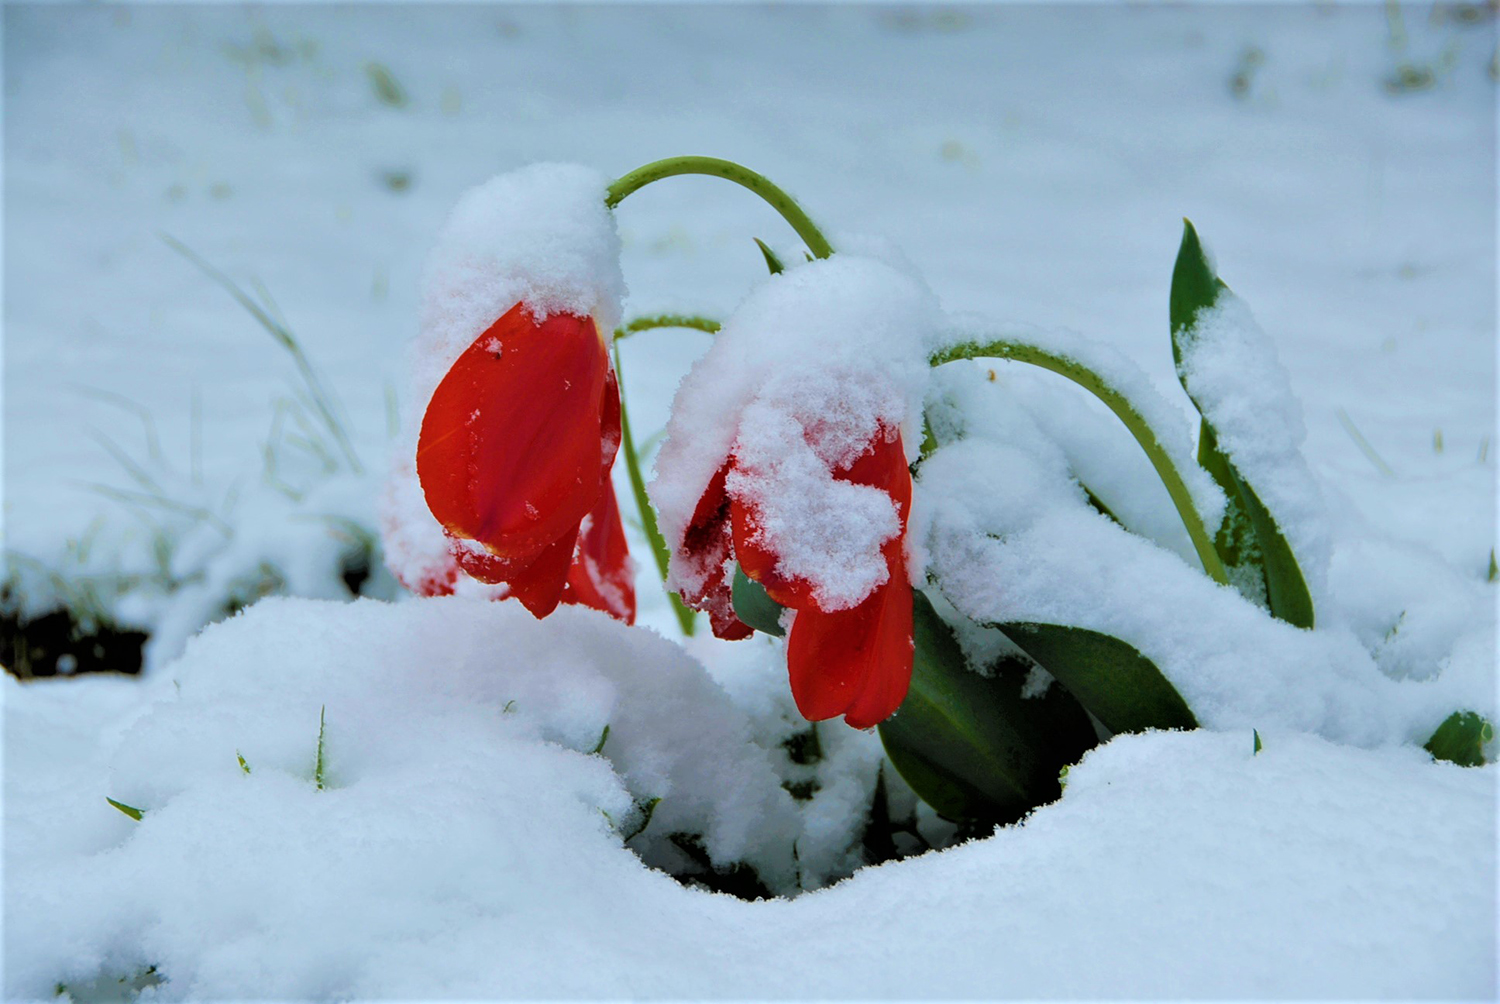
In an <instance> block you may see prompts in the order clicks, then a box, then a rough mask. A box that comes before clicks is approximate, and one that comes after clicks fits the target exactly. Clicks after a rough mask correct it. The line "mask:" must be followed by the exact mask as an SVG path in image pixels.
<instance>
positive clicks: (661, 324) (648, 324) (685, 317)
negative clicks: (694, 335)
mask: <svg viewBox="0 0 1500 1004" xmlns="http://www.w3.org/2000/svg"><path fill="white" fill-rule="evenodd" d="M652 328H691V329H693V330H694V331H703V332H706V333H708V334H710V335H713V334H717V333H718V331H719V322H718V321H716V320H714V319H713V318H712V317H699V316H698V315H697V314H654V315H652V316H650V317H637V318H636V319H635V320H633V321H628V322H626V323H625V324H624V325H623V326H621V327H618V328H616V329H615V341H617V342H618V341H620V340H621V339H624V338H629V337H630V336H631V335H633V334H635V333H636V332H637V331H650V330H651V329H652Z"/></svg>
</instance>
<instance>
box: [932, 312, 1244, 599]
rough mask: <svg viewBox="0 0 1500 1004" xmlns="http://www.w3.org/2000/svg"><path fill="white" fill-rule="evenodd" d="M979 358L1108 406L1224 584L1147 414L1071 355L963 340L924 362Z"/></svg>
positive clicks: (1215, 555) (1210, 544)
mask: <svg viewBox="0 0 1500 1004" xmlns="http://www.w3.org/2000/svg"><path fill="white" fill-rule="evenodd" d="M980 357H993V358H996V359H1014V360H1015V361H1016V362H1022V363H1030V364H1031V365H1033V366H1040V367H1041V368H1042V369H1045V370H1051V371H1052V372H1053V373H1056V374H1058V375H1059V376H1065V377H1067V378H1068V379H1069V380H1072V381H1073V382H1074V383H1076V384H1078V386H1080V387H1082V388H1083V389H1084V390H1086V391H1088V392H1089V393H1090V394H1093V395H1094V396H1095V397H1097V398H1098V399H1099V400H1101V401H1103V402H1104V403H1105V404H1106V405H1107V406H1108V407H1109V410H1110V411H1112V412H1114V413H1115V415H1116V416H1118V417H1119V419H1120V421H1121V422H1124V423H1125V428H1127V429H1129V430H1130V434H1131V435H1132V436H1134V437H1135V441H1136V442H1137V443H1139V444H1140V445H1141V449H1142V450H1144V451H1145V452H1146V457H1147V458H1148V459H1149V460H1150V461H1151V466H1152V467H1154V468H1156V474H1157V476H1158V477H1160V478H1161V480H1162V484H1164V485H1165V486H1166V488H1167V494H1168V495H1170V496H1171V497H1172V504H1173V505H1175V506H1176V507H1177V514H1178V515H1179V516H1180V517H1182V524H1183V526H1185V527H1187V532H1188V536H1189V537H1190V538H1192V541H1193V550H1195V551H1197V552H1198V560H1199V561H1201V562H1202V563H1203V570H1204V571H1205V572H1207V573H1208V575H1209V577H1210V578H1212V579H1213V580H1214V581H1215V582H1218V583H1221V584H1224V585H1228V584H1229V575H1228V573H1227V572H1225V571H1224V563H1223V562H1222V561H1220V560H1219V552H1218V551H1216V550H1214V539H1213V535H1212V534H1211V533H1209V531H1208V528H1207V527H1205V526H1204V525H1203V519H1202V517H1200V516H1199V515H1198V510H1197V509H1196V508H1195V507H1194V506H1193V498H1192V495H1191V494H1189V492H1188V489H1187V484H1186V483H1185V482H1184V481H1183V480H1182V475H1181V474H1180V473H1178V471H1177V467H1176V465H1175V464H1173V463H1172V458H1171V457H1170V456H1168V455H1167V451H1166V450H1165V449H1163V448H1162V445H1161V443H1160V441H1158V440H1157V438H1156V433H1155V432H1153V431H1152V430H1151V426H1150V425H1148V424H1147V423H1146V419H1145V418H1144V417H1142V415H1141V413H1140V412H1139V411H1136V409H1135V406H1134V405H1132V404H1131V403H1130V401H1129V400H1128V399H1127V398H1126V397H1125V395H1124V394H1122V393H1120V392H1119V391H1118V390H1116V389H1115V388H1114V387H1111V386H1110V385H1109V383H1108V382H1107V381H1106V380H1105V379H1104V378H1103V377H1101V376H1099V374H1097V373H1095V372H1094V371H1093V370H1091V369H1089V368H1088V367H1087V366H1084V365H1082V364H1081V363H1079V362H1077V361H1075V360H1073V359H1069V358H1068V357H1066V356H1061V355H1058V354H1056V353H1053V352H1048V351H1047V350H1046V349H1042V348H1038V347H1037V346H1035V345H1028V344H1026V343H1024V342H1016V341H1011V340H1009V339H1003V338H1002V339H997V340H996V341H993V342H964V343H963V344H960V345H954V346H951V347H949V348H946V349H944V350H942V351H941V352H938V353H936V354H934V355H932V356H931V357H930V358H929V359H928V362H929V363H930V364H931V365H933V366H941V365H943V364H944V363H949V362H953V361H955V360H958V359H977V358H980Z"/></svg>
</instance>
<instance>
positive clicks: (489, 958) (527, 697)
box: [6, 598, 1496, 1000]
mask: <svg viewBox="0 0 1500 1004" xmlns="http://www.w3.org/2000/svg"><path fill="white" fill-rule="evenodd" d="M772 651H773V650H772V649H770V647H769V646H766V647H764V648H763V649H762V652H763V654H764V655H765V656H766V658H765V659H764V660H763V662H762V664H761V665H760V666H758V667H757V669H758V671H760V672H767V673H768V672H770V669H771V667H770V665H769V663H770V662H772V661H774V656H772V655H771V653H772ZM439 656H441V657H439ZM69 689H76V690H79V691H81V692H82V693H84V694H86V695H88V696H87V698H86V699H84V700H82V701H81V702H80V701H76V700H73V699H72V698H71V695H70V694H68V693H66V691H67V690H69ZM120 690H121V685H120V684H119V683H117V682H116V681H113V680H109V679H102V680H101V679H96V680H87V681H78V682H72V681H67V682H56V683H45V684H41V685H33V686H25V687H23V686H20V685H18V684H16V683H14V682H8V683H7V684H6V714H7V721H6V731H7V734H8V737H9V741H10V743H11V745H10V748H9V750H8V757H7V759H8V769H9V771H10V775H9V777H10V781H9V782H8V790H7V793H6V813H7V816H6V835H7V840H6V866H7V878H6V889H7V893H6V895H7V917H8V918H10V922H9V923H8V924H7V931H6V937H7V955H6V993H7V996H8V997H9V998H12V999H14V998H18V997H26V998H29V997H44V996H48V995H50V994H51V992H52V989H53V987H54V985H55V984H56V983H57V982H59V981H61V982H63V983H65V984H69V985H84V984H88V983H89V981H91V980H92V979H93V978H94V977H95V976H96V975H97V974H99V973H101V972H103V973H112V974H119V975H122V976H133V975H135V974H137V973H139V972H140V971H141V970H143V969H145V968H146V967H147V966H148V965H155V966H156V967H157V971H158V973H160V974H163V975H165V976H166V977H167V982H165V983H163V984H161V985H160V986H158V987H157V988H156V989H155V990H153V991H152V994H153V995H154V997H155V998H156V999H163V1000H210V999H229V998H241V999H242V998H250V997H253V998H260V999H266V998H271V999H302V998H336V999H349V998H355V999H359V998H374V997H395V998H408V999H413V998H420V999H436V998H445V997H467V998H493V997H522V998H525V997H555V996H558V995H566V996H582V997H596V998H597V997H611V998H613V997H621V996H625V997H685V998H702V997H719V996H731V997H755V998H764V997H775V998H782V997H792V998H807V997H847V996H853V997H924V998H935V997H950V996H951V997H969V998H984V997H994V996H997V995H999V996H1019V997H1043V996H1077V997H1115V996H1123V997H1154V998H1161V997H1176V996H1219V995H1222V994H1225V993H1231V994H1233V995H1235V996H1240V997H1251V998H1264V997H1281V996H1298V997H1316V996H1337V997H1376V996H1382V997H1383V996H1393V997H1405V998H1412V997H1429V996H1434V997H1449V998H1453V997H1480V996H1484V995H1486V994H1488V993H1490V992H1491V991H1492V990H1493V987H1494V978H1495V972H1494V957H1493V954H1492V952H1493V938H1492V933H1493V928H1492V926H1491V925H1492V923H1493V916H1494V909H1495V882H1496V875H1495V869H1494V860H1493V857H1484V856H1476V854H1475V848H1485V847H1488V848H1491V849H1493V846H1494V842H1495V819H1494V813H1493V808H1494V801H1493V800H1494V782H1495V772H1494V768H1484V769H1480V770H1474V769H1467V770H1466V769H1462V768H1458V767H1455V766H1453V765H1449V764H1434V763H1432V762H1431V761H1430V760H1429V758H1428V757H1427V756H1426V755H1425V754H1424V753H1422V752H1421V751H1420V750H1416V749H1413V748H1410V747H1404V748H1391V749H1385V750H1382V751H1368V750H1361V749H1357V748H1352V747H1347V746H1336V745H1332V744H1330V743H1328V742H1327V741H1325V740H1322V739H1319V738H1317V737H1314V736H1309V735H1306V734H1304V733H1300V732H1294V731H1289V730H1285V729H1281V728H1276V727H1268V728H1262V729H1261V730H1260V733H1261V739H1262V743H1263V747H1264V748H1263V750H1262V751H1261V753H1259V754H1255V753H1254V752H1253V738H1252V735H1251V731H1250V729H1249V728H1237V729H1227V730H1224V731H1207V730H1204V731H1199V732H1195V733H1190V734H1183V733H1152V734H1147V735H1141V736H1129V737H1122V738H1120V739H1117V740H1115V741H1114V742H1112V743H1110V744H1109V745H1107V746H1104V747H1102V748H1100V749H1098V750H1096V751H1094V752H1093V753H1091V754H1090V755H1089V756H1088V757H1086V758H1085V760H1084V762H1083V763H1082V765H1080V766H1078V767H1075V768H1074V769H1073V770H1071V771H1070V772H1069V774H1068V781H1067V788H1066V791H1065V793H1064V796H1063V798H1062V800H1061V801H1059V802H1057V803H1055V804H1053V805H1050V806H1047V807H1044V808H1042V809H1040V810H1039V811H1037V812H1036V813H1035V814H1034V815H1033V816H1031V817H1030V818H1029V819H1028V820H1026V821H1025V822H1024V823H1022V824H1020V825H1018V826H1015V827H1011V828H1008V829H1005V830H1002V831H1000V832H999V833H997V834H996V835H995V836H993V837H991V838H989V839H987V840H981V841H975V842H971V843H967V844H963V845H961V846H958V847H954V848H952V849H950V850H947V851H943V852H939V853H936V854H932V855H929V856H926V857H922V858H918V859H913V860H907V861H903V862H899V863H895V864H890V865H886V866H882V867H879V868H872V869H866V870H863V871H860V872H859V873H857V874H856V875H854V877H853V878H851V879H849V880H848V881H846V882H844V883H842V884H840V885H838V886H836V887H834V888H832V889H827V890H824V891H822V892H818V893H812V894H808V895H805V896H801V897H799V898H797V899H794V900H791V901H786V900H775V901H769V902H764V901H763V902H758V903H748V902H744V901H741V900H736V899H733V898H730V897H727V896H723V895H719V894H711V893H706V892H702V891H695V890H691V889H686V888H684V887H682V886H680V885H678V884H677V883H676V882H674V881H672V880H671V879H670V878H668V877H667V876H666V875H664V874H662V873H660V872H657V871H653V870H650V869H648V868H647V867H645V865H644V864H643V863H642V861H641V860H640V858H638V857H637V856H636V854H635V853H633V850H635V851H639V852H640V853H641V854H642V855H643V856H645V857H647V859H648V860H649V859H650V857H651V855H652V854H653V847H654V846H655V844H661V843H665V842H666V841H664V840H663V839H662V838H663V836H664V835H665V834H668V833H671V832H672V831H673V830H675V829H679V828H688V829H698V828H706V830H703V829H700V832H705V831H706V832H707V834H708V841H707V843H708V846H709V848H710V849H711V850H712V851H713V852H715V853H716V854H718V855H721V856H724V857H726V858H728V859H733V858H734V857H736V856H737V855H741V854H748V855H751V856H754V857H758V858H759V859H760V861H761V864H762V867H763V868H765V869H766V872H767V873H768V874H772V875H774V874H776V873H777V871H778V870H780V871H781V872H782V874H783V877H785V871H786V869H788V868H790V867H792V866H793V862H792V860H791V847H790V842H791V841H792V840H793V839H796V838H797V837H798V836H799V834H801V835H810V834H813V832H814V830H815V828H816V827H817V826H818V825H819V824H820V823H822V822H824V818H823V817H822V816H821V815H820V814H819V813H818V812H817V811H816V809H808V810H804V811H803V812H802V813H801V814H800V815H799V813H798V811H797V810H796V809H795V808H794V807H793V804H792V802H791V800H790V799H789V798H788V797H787V796H786V793H785V792H783V791H782V790H781V789H780V787H778V785H777V783H776V777H775V774H774V772H773V769H772V766H771V764H770V762H769V755H768V752H767V751H766V750H764V749H763V748H761V747H759V746H756V745H755V744H753V743H751V742H750V741H749V739H750V737H751V735H752V734H753V725H752V722H751V721H750V720H749V719H748V718H747V716H746V715H745V713H744V712H742V711H738V710H736V707H735V705H734V704H733V703H732V702H731V701H730V700H729V699H728V697H727V696H726V694H725V692H724V691H723V690H721V689H719V688H718V687H717V686H716V685H715V684H714V683H713V682H712V681H711V680H710V679H709V678H708V677H707V676H706V675H705V674H704V672H703V670H702V669H700V668H698V666H696V665H695V664H694V663H693V662H692V661H691V660H690V659H688V658H686V657H684V656H683V655H681V654H680V653H679V652H676V651H675V650H674V647H673V646H672V645H670V644H668V643H667V642H665V641H663V640H662V639H660V638H656V637H653V636H652V635H651V634H649V633H647V632H643V631H639V630H629V629H626V628H624V627H622V626H621V625H619V624H617V623H615V622H613V621H611V620H609V619H608V618H607V617H605V616H604V615H602V614H599V613H597V612H594V611H589V610H583V609H577V608H565V609H563V610H562V611H560V612H559V614H558V615H557V619H555V620H548V621H547V622H544V623H539V622H537V621H534V620H532V619H531V618H530V617H529V615H527V614H526V613H525V612H524V611H521V610H519V609H517V608H516V607H514V606H513V605H510V604H495V603H485V602H482V601H473V600H464V599H459V598H448V599H439V600H428V601H423V602H420V603H405V604H398V605H394V606H390V605H385V604H379V603H376V602H373V601H362V602H360V603H355V604H352V605H351V604H340V605H335V604H329V603H326V602H314V601H306V600H268V601H266V602H264V603H262V604H260V605H259V606H257V607H256V608H255V609H254V610H251V611H249V612H247V613H245V614H242V615H240V616H239V617H236V618H235V619H233V620H231V621H229V622H227V623H224V624H221V625H218V626H216V627H213V628H211V629H209V630H208V631H207V632H205V633H204V634H203V635H202V636H201V637H200V638H199V639H197V640H196V641H195V642H194V643H193V644H192V645H191V646H189V649H188V652H187V654H186V656H185V657H184V659H183V660H182V661H180V662H179V663H177V664H176V665H175V666H174V667H173V669H172V670H171V671H170V678H168V677H167V676H166V675H164V676H162V677H161V678H159V679H157V680H156V681H154V682H153V683H152V684H151V693H150V695H149V697H148V698H147V699H146V700H144V701H142V700H139V699H137V700H125V699H122V694H121V692H120ZM320 709H326V721H327V726H326V737H325V743H324V760H325V767H324V777H325V784H324V788H323V790H319V789H318V788H317V787H316V785H315V783H314V780H313V770H314V761H315V757H316V748H317V738H318V722H319V713H320ZM605 724H609V725H610V726H611V728H610V731H609V736H608V739H607V740H606V742H605V744H604V747H603V749H602V750H601V751H600V753H599V754H598V755H594V754H592V753H591V752H590V751H591V750H592V749H593V748H594V747H595V745H596V744H597V741H598V737H599V735H600V734H601V733H602V730H603V726H604V725H605ZM840 731H841V732H843V733H844V734H847V735H849V736H857V735H859V734H858V733H853V732H851V731H849V730H846V729H845V730H840ZM236 753H238V754H240V755H243V756H244V758H245V761H246V763H247V764H248V765H249V767H250V771H251V772H250V773H249V774H245V773H244V772H243V771H242V770H241V768H240V766H239V763H238V761H237V759H236ZM863 763H866V764H867V763H868V760H864V761H863ZM860 764H861V761H860V760H859V759H856V760H854V761H852V762H851V767H853V768H855V769H858V768H859V766H860ZM837 787H838V785H837V784H831V785H830V788H831V789H832V788H837ZM647 793H656V794H659V795H661V796H662V801H661V803H660V804H659V805H658V807H657V809H656V814H655V815H654V816H653V817H652V819H651V821H650V825H649V826H648V827H647V829H646V830H645V831H644V833H643V834H642V835H641V836H640V837H637V838H636V839H635V840H632V841H631V842H630V844H629V845H628V846H626V845H625V844H624V843H623V842H622V837H621V832H620V831H621V830H622V829H627V830H628V828H630V827H631V823H630V813H631V812H632V805H633V800H634V798H636V797H638V796H640V795H644V794H647ZM834 795H835V796H836V795H837V791H835V792H834ZM106 796H110V797H114V798H116V799H117V800H119V801H123V802H125V803H127V804H131V805H134V806H136V807H138V808H141V809H143V810H144V811H145V814H144V817H143V819H142V820H141V821H140V822H135V821H133V820H131V819H128V818H127V817H126V816H124V815H123V814H121V813H120V812H118V811H116V810H115V809H114V808H112V807H110V806H109V805H108V804H107V803H106V802H105V801H104V799H105V797H106ZM817 804H818V803H817V801H816V800H815V801H814V802H813V803H809V805H810V806H813V807H817ZM843 808H844V809H845V813H847V809H848V807H847V806H845V807H843ZM606 813H607V814H608V815H606ZM846 818H847V815H846ZM842 836H843V838H844V839H847V837H848V834H847V833H845V834H843V835H842ZM815 842H816V841H809V842H808V843H807V844H803V843H802V842H800V841H799V844H798V850H799V856H801V857H802V858H803V860H804V861H805V860H806V859H807V857H808V856H809V847H810V846H811V845H812V844H813V843H815ZM21 918H27V919H37V920H40V919H43V918H44V919H45V923H25V922H20V923H18V922H17V920H19V919H21Z"/></svg>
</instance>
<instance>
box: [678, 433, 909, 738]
mask: <svg viewBox="0 0 1500 1004" xmlns="http://www.w3.org/2000/svg"><path fill="white" fill-rule="evenodd" d="M735 464H736V460H735V458H734V456H731V457H730V458H729V459H728V460H726V461H725V462H724V465H723V467H721V468H720V469H719V470H718V472H717V473H715V474H714V476H713V478H712V479H711V480H710V481H709V485H708V488H707V489H706V490H705V491H704V493H703V495H702V497H701V498H700V499H699V501H698V507H697V509H696V511H695V512H694V514H693V518H692V520H691V521H690V523H689V524H688V529H687V532H686V533H685V534H684V536H683V541H682V546H681V549H680V550H681V554H682V555H683V557H684V558H685V559H686V561H687V562H688V564H689V566H690V567H691V568H693V569H694V570H695V572H696V573H697V578H698V579H699V584H698V585H697V586H696V587H694V588H689V589H685V590H684V591H683V593H682V598H683V601H684V602H685V603H687V604H688V605H689V606H691V607H693V608H695V609H698V610H702V611H705V612H707V613H708V615H709V619H710V622H711V624H712V625H713V631H714V634H715V635H717V636H718V637H720V638H726V639H731V640H732V639H736V638H745V637H748V636H749V635H750V634H751V633H752V632H751V629H750V628H749V627H748V626H746V625H745V624H743V623H742V622H741V621H740V620H739V618H737V617H735V615H734V604H733V599H732V595H731V588H730V583H729V578H728V572H729V569H730V567H731V566H730V562H731V561H736V560H737V561H738V562H739V566H740V568H741V569H742V570H743V571H744V573H745V574H746V575H748V576H749V577H750V578H752V579H754V580H755V581H757V582H759V583H760V584H761V585H762V586H763V587H764V588H765V590H766V592H767V594H768V595H770V597H771V598H772V599H774V600H775V601H776V602H778V603H780V604H781V605H782V606H785V607H791V608H792V609H794V610H796V611H797V614H796V617H795V618H794V619H793V621H792V627H791V632H790V634H789V636H788V638H787V671H788V674H789V676H790V679H791V687H792V697H793V699H794V700H795V701H796V702H797V710H798V711H799V712H801V714H802V716H803V717H804V718H806V719H808V720H809V721H821V720H823V719H826V718H834V717H837V716H839V715H843V716H844V721H845V722H846V723H847V724H849V725H850V726H852V727H854V728H857V729H864V728H870V727H871V726H873V725H876V724H878V723H880V722H882V721H884V720H885V719H887V718H889V717H890V716H891V715H893V714H895V713H896V709H897V708H899V707H900V706H901V702H902V701H903V700H904V699H905V698H906V691H907V688H908V687H909V686H910V684H911V671H912V658H913V642H912V587H911V582H910V581H909V580H908V579H907V577H906V559H905V542H906V528H907V517H908V516H909V514H910V512H911V472H910V470H909V468H908V467H907V464H906V450H905V448H904V447H903V445H902V442H901V436H900V434H899V433H887V432H886V431H885V430H884V429H880V430H877V432H876V434H875V435H874V436H873V437H871V440H870V443H869V445H868V447H867V448H866V450H865V452H864V453H863V454H862V455H861V456H859V457H858V458H857V459H856V460H855V461H854V462H853V463H851V464H849V465H848V466H847V467H846V468H841V469H837V470H835V471H834V472H833V476H834V477H835V478H837V479H838V480H841V481H847V482H850V483H852V484H860V485H869V486H871V487H874V488H879V489H880V490H881V491H883V492H885V493H886V494H887V495H889V496H890V498H891V502H892V503H893V504H894V505H895V506H896V511H897V515H898V517H899V520H900V531H899V532H898V533H897V534H896V536H895V537H893V538H891V539H890V540H888V541H886V543H885V544H884V545H883V546H882V547H881V556H882V558H883V559H884V561H885V565H886V572H887V575H886V580H885V582H884V583H882V584H881V585H879V586H877V587H876V588H875V590H874V591H873V592H872V593H870V595H869V596H867V597H865V599H864V600H863V601H861V602H860V603H859V604H857V605H856V606H854V607H853V608H850V609H846V610H826V609H824V608H823V607H822V606H821V605H820V604H819V602H818V600H817V597H816V595H815V590H814V588H813V584H812V583H810V582H807V581H805V580H802V579H796V578H789V577H786V576H783V575H781V574H779V573H778V572H777V565H778V556H777V554H776V553H775V550H774V548H773V547H772V546H771V544H770V543H769V542H768V541H767V540H766V537H765V535H764V534H763V533H761V531H760V524H759V517H758V514H757V513H756V511H755V509H754V507H753V506H750V505H746V504H744V503H742V502H740V501H738V500H737V499H734V498H731V497H730V496H729V494H728V491H727V490H726V487H725V485H726V479H727V478H728V475H729V474H730V473H731V472H732V471H733V470H734V468H735Z"/></svg>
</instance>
